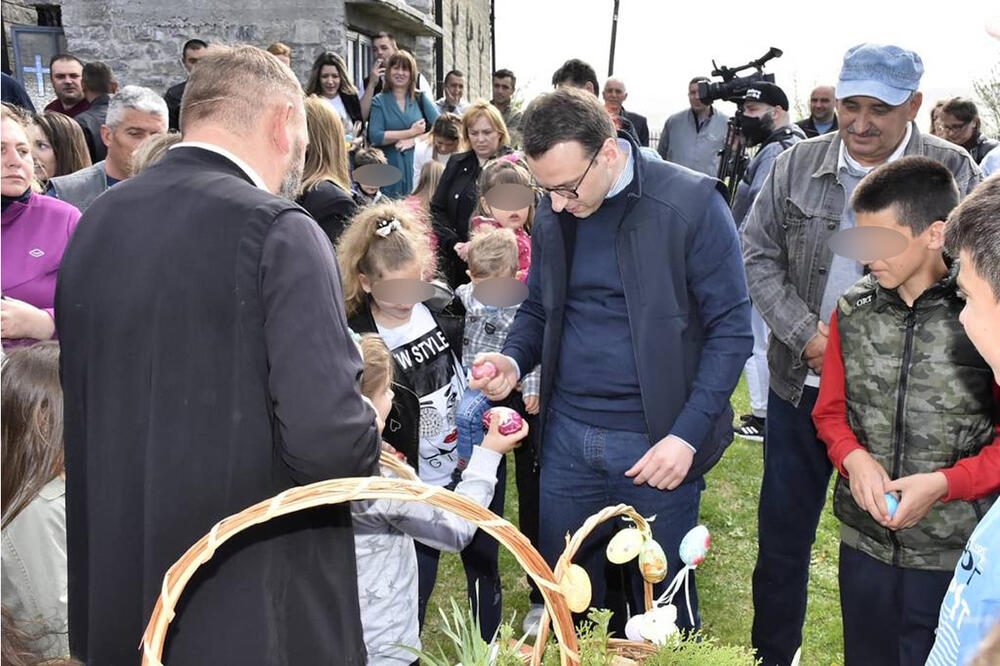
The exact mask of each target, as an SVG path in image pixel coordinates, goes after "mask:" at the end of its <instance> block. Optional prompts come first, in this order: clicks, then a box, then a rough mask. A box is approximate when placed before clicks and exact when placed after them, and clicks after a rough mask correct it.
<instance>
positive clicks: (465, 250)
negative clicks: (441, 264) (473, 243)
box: [455, 243, 469, 261]
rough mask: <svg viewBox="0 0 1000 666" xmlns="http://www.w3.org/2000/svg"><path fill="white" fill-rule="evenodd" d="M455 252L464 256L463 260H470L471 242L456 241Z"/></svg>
mask: <svg viewBox="0 0 1000 666" xmlns="http://www.w3.org/2000/svg"><path fill="white" fill-rule="evenodd" d="M455 254H457V255H458V256H459V257H461V258H462V261H468V260H469V244H468V243H455Z"/></svg>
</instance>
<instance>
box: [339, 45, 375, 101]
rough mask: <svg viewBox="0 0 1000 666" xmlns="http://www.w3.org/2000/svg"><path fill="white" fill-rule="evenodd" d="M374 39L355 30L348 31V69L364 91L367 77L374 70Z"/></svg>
mask: <svg viewBox="0 0 1000 666" xmlns="http://www.w3.org/2000/svg"><path fill="white" fill-rule="evenodd" d="M373 59H374V56H373V52H372V40H371V37H368V36H367V35H362V34H360V33H358V32H354V31H353V30H348V31H347V58H345V60H347V71H348V73H349V74H350V75H351V81H353V82H354V85H355V86H357V88H358V90H360V91H364V89H365V79H367V78H368V74H369V73H370V72H371V71H372V60H373Z"/></svg>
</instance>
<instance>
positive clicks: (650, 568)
mask: <svg viewBox="0 0 1000 666" xmlns="http://www.w3.org/2000/svg"><path fill="white" fill-rule="evenodd" d="M639 570H640V571H641V572H642V577H643V578H645V579H646V580H647V581H649V582H650V583H659V582H660V581H661V580H663V579H664V578H666V577H667V556H666V554H664V552H663V549H662V548H661V547H660V544H658V543H656V541H654V540H653V539H646V541H645V543H643V544H642V549H641V550H640V551H639Z"/></svg>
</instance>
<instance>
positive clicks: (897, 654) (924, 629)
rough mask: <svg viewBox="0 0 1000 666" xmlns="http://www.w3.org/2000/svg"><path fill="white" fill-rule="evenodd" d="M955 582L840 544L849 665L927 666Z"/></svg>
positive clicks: (944, 575)
mask: <svg viewBox="0 0 1000 666" xmlns="http://www.w3.org/2000/svg"><path fill="white" fill-rule="evenodd" d="M951 577H952V572H951V571H922V570H920V569H904V568H903V567H894V566H892V565H890V564H885V563H884V562H880V561H879V560H876V559H875V558H874V557H871V556H869V555H866V554H864V553H862V552H861V551H860V550H857V549H855V548H851V547H849V546H845V545H844V544H840V609H841V613H842V614H843V616H844V664H845V666H865V665H866V664H879V665H880V666H897V664H898V666H923V664H924V662H926V661H927V656H928V655H929V654H930V652H931V648H932V647H933V646H934V630H935V629H936V628H937V624H938V613H939V612H940V610H941V602H942V601H943V600H944V595H945V594H946V593H947V592H948V585H949V584H950V583H951Z"/></svg>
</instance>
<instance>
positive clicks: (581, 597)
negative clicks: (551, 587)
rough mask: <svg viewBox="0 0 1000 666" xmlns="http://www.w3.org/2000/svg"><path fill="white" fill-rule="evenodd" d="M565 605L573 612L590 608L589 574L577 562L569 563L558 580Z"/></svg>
mask: <svg viewBox="0 0 1000 666" xmlns="http://www.w3.org/2000/svg"><path fill="white" fill-rule="evenodd" d="M559 589H560V590H562V593H563V597H564V598H565V599H566V605H567V606H569V609H570V610H571V611H573V612H574V613H582V612H583V611H585V610H587V609H588V608H590V595H591V588H590V576H588V575H587V572H586V570H584V568H583V567H581V566H580V565H579V564H571V565H569V568H568V569H566V573H564V574H563V576H562V578H561V579H560V580H559Z"/></svg>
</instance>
